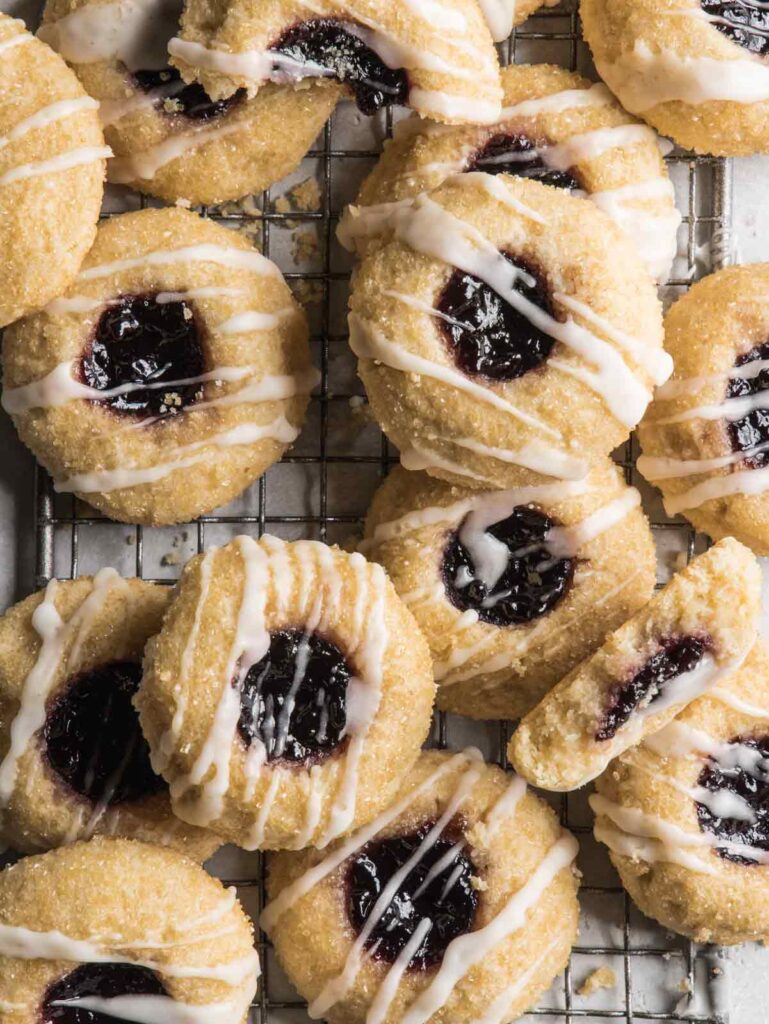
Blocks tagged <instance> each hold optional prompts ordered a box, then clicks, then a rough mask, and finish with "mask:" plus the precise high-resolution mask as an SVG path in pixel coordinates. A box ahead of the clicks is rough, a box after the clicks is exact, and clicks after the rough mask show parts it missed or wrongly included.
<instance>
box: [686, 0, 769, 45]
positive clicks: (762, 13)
mask: <svg viewBox="0 0 769 1024" xmlns="http://www.w3.org/2000/svg"><path fill="white" fill-rule="evenodd" d="M700 7H701V8H702V10H703V11H704V12H705V13H706V14H708V15H709V16H710V18H711V21H712V23H713V25H714V26H715V28H717V29H718V31H719V32H723V34H724V35H725V36H728V37H729V39H731V40H732V42H734V43H737V44H738V45H739V46H742V47H744V48H745V49H746V50H750V52H751V53H755V54H758V55H759V56H761V57H764V56H766V54H768V53H769V8H767V7H765V6H763V5H759V4H757V3H754V2H753V0H700Z"/></svg>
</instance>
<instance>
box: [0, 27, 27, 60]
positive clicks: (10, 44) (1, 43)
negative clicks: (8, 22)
mask: <svg viewBox="0 0 769 1024" xmlns="http://www.w3.org/2000/svg"><path fill="white" fill-rule="evenodd" d="M14 24H16V25H19V26H22V27H23V25H24V23H23V22H21V21H15V22H14ZM31 42H32V36H31V35H30V34H29V33H28V32H20V33H19V35H17V36H11V38H10V39H3V40H0V54H3V53H8V51H9V50H13V49H15V48H16V47H17V46H21V45H22V44H24V43H31Z"/></svg>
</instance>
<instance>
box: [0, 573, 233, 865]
mask: <svg viewBox="0 0 769 1024" xmlns="http://www.w3.org/2000/svg"><path fill="white" fill-rule="evenodd" d="M168 596H169V591H168V589H167V588H164V587H158V586H155V585H154V584H152V583H145V582H144V581H143V580H138V579H130V580H124V579H121V577H120V576H118V574H117V573H116V572H115V571H114V570H113V569H102V570H101V572H100V573H99V574H98V575H97V576H95V577H93V578H92V579H91V578H88V577H84V578H82V579H78V580H68V581H66V582H62V583H59V582H57V581H56V580H54V581H52V582H51V583H49V584H48V586H47V588H46V589H45V590H44V591H41V592H40V593H37V594H33V595H32V596H31V597H28V598H27V599H26V600H25V601H22V602H21V604H18V605H16V606H15V607H14V608H11V609H10V610H9V611H8V612H6V613H5V615H3V616H2V618H0V835H1V836H2V838H3V839H4V841H5V842H6V843H8V844H9V845H10V846H11V847H13V848H14V849H15V850H18V851H19V852H22V853H34V852H37V851H39V850H46V849H49V848H50V847H54V846H61V845H63V844H64V843H71V842H74V841H75V840H76V839H87V838H89V837H90V836H92V835H97V834H107V835H120V836H125V837H127V838H132V839H142V840H144V841H146V842H153V843H158V844H161V845H168V846H173V847H175V848H176V849H178V850H180V851H182V852H183V853H187V854H188V855H189V856H190V857H193V858H195V859H196V860H205V859H206V857H208V856H210V855H211V854H212V853H213V852H214V851H215V850H216V849H217V848H218V847H219V846H220V845H221V843H220V842H219V841H218V840H217V839H216V837H215V836H214V835H213V834H212V833H210V832H205V831H203V830H202V829H196V828H193V827H191V826H189V825H185V824H184V823H183V822H181V821H179V820H178V819H177V818H175V817H174V815H173V814H172V813H171V804H170V801H169V797H168V787H167V786H166V785H165V783H164V782H163V780H162V779H161V778H159V777H158V776H157V775H156V774H155V773H154V772H153V771H152V767H151V765H150V754H149V748H148V747H147V743H146V741H145V739H144V737H143V736H142V734H141V730H140V728H139V718H138V715H137V714H136V711H135V710H134V708H133V705H132V703H131V701H132V699H133V697H134V694H135V693H136V690H137V688H138V686H139V680H140V678H141V671H142V670H141V662H142V656H143V653H144V645H145V643H146V642H147V640H148V639H149V638H150V637H151V636H152V635H153V634H154V633H157V632H158V630H159V629H160V627H161V625H162V621H163V614H164V612H165V610H166V608H167V607H168Z"/></svg>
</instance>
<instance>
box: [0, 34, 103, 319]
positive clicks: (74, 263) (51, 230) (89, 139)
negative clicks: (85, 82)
mask: <svg viewBox="0 0 769 1024" xmlns="http://www.w3.org/2000/svg"><path fill="white" fill-rule="evenodd" d="M109 155H110V151H109V150H108V149H107V148H106V147H105V145H104V136H103V135H102V131H101V128H100V126H99V118H98V114H97V104H96V103H95V101H94V100H92V99H91V98H90V97H88V96H86V94H85V91H84V90H83V88H82V87H81V86H80V84H79V83H78V81H77V79H76V78H75V76H74V75H73V74H72V72H71V71H69V69H68V68H67V66H66V65H65V63H64V61H63V60H62V59H61V58H60V57H58V56H57V55H56V54H55V53H53V52H52V50H50V49H49V48H48V47H47V46H45V45H44V44H43V43H41V42H40V41H39V40H38V39H35V37H34V36H32V35H30V33H29V32H27V31H26V30H25V28H24V23H23V22H21V21H17V20H15V19H14V18H9V17H7V15H5V14H0V266H2V272H3V285H2V295H0V327H3V326H5V324H9V323H10V322H11V321H12V320H16V319H17V318H18V317H20V316H24V315H25V314H27V313H30V312H32V310H34V309H39V308H40V306H43V305H45V303H46V302H48V301H49V300H50V299H52V298H54V296H56V295H59V294H60V293H61V292H63V291H64V289H65V288H66V287H67V286H68V285H69V283H70V282H71V281H72V279H73V278H74V276H75V274H76V273H77V271H78V268H79V267H80V264H81V262H82V260H83V257H84V256H85V254H86V253H87V252H88V249H89V247H90V246H91V243H92V242H93V239H94V235H95V234H96V221H97V219H98V216H99V207H100V206H101V199H102V192H103V182H104V166H105V159H106V157H107V156H109Z"/></svg>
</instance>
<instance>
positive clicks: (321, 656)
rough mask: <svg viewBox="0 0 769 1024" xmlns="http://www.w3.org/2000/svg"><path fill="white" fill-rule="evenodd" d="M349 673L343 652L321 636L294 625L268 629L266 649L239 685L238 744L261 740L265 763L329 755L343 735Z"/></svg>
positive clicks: (309, 759) (305, 760)
mask: <svg viewBox="0 0 769 1024" xmlns="http://www.w3.org/2000/svg"><path fill="white" fill-rule="evenodd" d="M352 676H353V672H352V669H351V668H350V666H349V665H348V664H347V661H346V660H345V657H344V655H343V654H342V652H341V651H340V650H339V648H338V647H337V646H336V645H335V644H333V643H331V642H330V641H328V640H325V639H324V638H323V637H320V636H317V635H316V634H315V633H310V634H307V633H303V632H301V630H296V629H282V630H279V631H277V632H275V633H273V634H272V637H271V639H270V649H269V651H268V652H267V654H265V656H264V657H263V658H262V659H261V661H258V662H257V663H256V664H255V665H252V666H251V668H250V669H249V670H248V673H247V674H246V677H245V679H244V680H243V684H242V686H241V689H240V720H239V722H238V730H239V732H240V735H241V738H242V739H243V742H244V743H245V744H246V746H250V745H251V743H252V742H253V741H254V740H255V739H257V738H258V739H259V740H261V742H262V743H263V744H264V746H265V748H266V750H267V760H268V761H278V760H285V761H292V762H304V763H307V762H317V761H320V760H321V759H323V758H324V757H327V756H329V755H330V754H331V753H332V752H333V751H334V750H335V749H336V748H337V747H338V746H339V743H340V740H341V739H342V738H343V734H344V731H345V726H346V724H347V686H348V683H349V682H350V679H351V678H352Z"/></svg>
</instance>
